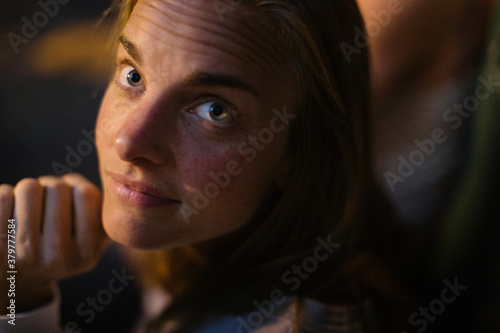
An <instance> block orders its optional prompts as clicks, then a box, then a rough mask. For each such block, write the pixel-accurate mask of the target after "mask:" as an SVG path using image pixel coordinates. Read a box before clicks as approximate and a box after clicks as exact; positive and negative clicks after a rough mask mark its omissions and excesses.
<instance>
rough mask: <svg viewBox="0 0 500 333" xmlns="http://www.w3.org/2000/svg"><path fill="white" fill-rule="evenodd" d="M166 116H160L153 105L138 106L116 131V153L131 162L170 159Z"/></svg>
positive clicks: (164, 160)
mask: <svg viewBox="0 0 500 333" xmlns="http://www.w3.org/2000/svg"><path fill="white" fill-rule="evenodd" d="M169 123H172V121H169V119H167V118H165V117H160V116H159V114H158V112H157V110H155V107H154V105H143V106H139V107H137V108H136V110H134V112H133V113H132V114H131V115H130V117H128V118H127V119H126V120H125V122H124V123H123V124H122V126H121V127H120V129H119V130H118V131H117V133H116V136H115V140H114V146H115V149H116V151H117V153H118V156H119V157H120V158H121V159H122V160H124V161H127V162H129V163H132V164H152V165H159V164H165V163H167V162H169V161H171V160H173V153H172V151H171V150H170V145H169V139H168V135H167V134H168V132H169V130H170V129H173V128H172V126H170V124H169Z"/></svg>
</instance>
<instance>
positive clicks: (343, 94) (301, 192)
mask: <svg viewBox="0 0 500 333" xmlns="http://www.w3.org/2000/svg"><path fill="white" fill-rule="evenodd" d="M117 8H118V9H119V13H120V14H119V22H120V23H121V25H120V28H119V31H120V32H119V36H118V37H117V38H116V39H117V41H118V43H117V44H118V45H117V57H116V71H115V74H114V76H113V80H112V81H111V82H110V84H109V87H108V90H107V93H106V95H105V97H104V99H103V101H102V105H101V109H100V113H99V117H98V120H97V125H96V145H97V148H98V155H99V164H100V174H101V179H102V184H103V201H102V207H101V198H100V193H99V191H98V190H97V189H96V188H95V187H94V186H93V185H92V184H90V183H89V182H88V181H86V180H85V179H84V178H83V177H82V176H79V175H75V174H70V175H66V176H64V177H62V179H57V178H55V177H51V176H45V177H41V178H39V179H26V180H22V181H21V182H20V183H18V184H17V185H16V187H14V188H13V187H10V186H8V185H2V187H0V195H1V201H0V202H1V210H0V214H1V216H0V221H1V224H0V225H1V228H2V230H1V232H2V234H6V233H7V230H8V226H7V224H8V223H7V221H8V219H11V218H15V220H16V223H17V227H16V228H17V229H16V232H17V254H18V258H17V263H16V265H17V267H18V270H19V271H20V272H24V273H23V275H22V276H21V274H20V275H19V280H18V281H17V284H18V290H19V293H18V296H17V300H16V302H17V306H18V307H17V310H18V312H19V311H27V310H31V309H34V308H36V307H39V306H43V305H44V304H46V303H48V302H50V301H51V299H52V298H53V296H52V295H53V290H52V288H53V287H52V286H53V285H54V283H55V282H56V281H57V280H59V279H62V278H65V277H68V276H70V275H74V274H78V273H80V272H82V271H84V270H87V269H89V268H90V267H92V265H93V264H95V263H96V262H97V260H98V259H99V257H100V255H101V253H102V252H103V251H104V249H105V248H106V243H107V240H106V236H105V233H106V234H107V235H108V236H109V237H110V238H111V239H112V240H114V241H116V242H118V243H120V244H123V245H125V246H127V247H130V248H133V249H139V250H148V252H147V253H146V254H144V253H143V254H141V255H142V256H143V257H146V258H147V260H146V259H145V258H141V262H142V263H146V264H145V265H143V266H144V267H142V268H141V270H140V271H141V272H146V273H144V275H145V276H147V277H149V279H146V280H147V281H152V280H153V281H155V282H156V283H157V284H160V285H161V286H162V287H164V289H165V290H166V291H167V292H168V294H169V295H170V296H172V299H173V301H172V302H170V304H169V305H168V307H166V308H165V310H164V311H163V312H161V314H160V315H158V316H157V317H156V319H155V320H153V321H152V322H150V323H149V325H148V326H149V330H151V331H158V332H163V331H173V330H175V331H179V332H224V331H228V332H246V331H251V330H253V329H257V330H258V332H291V331H295V332H299V331H305V330H307V331H308V332H334V331H338V332H357V331H362V330H363V329H368V327H370V326H371V324H372V322H373V318H374V316H375V312H374V310H373V306H372V304H373V302H375V301H377V297H375V296H374V293H373V290H372V289H373V288H371V286H370V285H373V284H377V282H376V280H377V279H378V278H379V277H378V276H381V274H378V275H377V274H374V273H373V272H371V273H370V274H371V276H372V277H368V276H367V275H365V274H364V273H365V271H366V269H365V268H364V267H365V266H366V264H365V263H371V264H370V265H372V264H373V263H375V262H377V263H378V261H376V260H375V259H373V258H375V255H372V254H370V255H366V253H369V249H370V245H369V243H370V242H369V241H368V240H369V237H367V235H370V237H373V236H374V234H373V231H374V230H377V229H378V228H379V223H378V222H377V220H376V219H375V218H373V217H369V216H368V215H369V213H370V211H371V209H370V207H371V201H372V196H373V191H372V188H371V181H370V175H369V170H370V165H369V156H368V150H367V148H368V147H367V123H368V119H367V103H368V63H367V54H366V50H360V54H358V55H357V56H356V57H353V58H352V60H351V62H350V63H348V61H347V60H346V59H345V58H344V54H343V53H342V51H341V48H340V45H341V44H342V43H346V42H348V43H349V44H351V43H352V40H353V39H354V38H356V33H357V31H358V29H354V28H355V27H362V26H363V23H362V19H361V16H360V14H359V12H358V8H357V5H356V3H355V1H354V0H334V1H324V0H314V1H313V0H308V1H301V0H286V1H285V0H248V1H212V0H210V1H208V0H196V1H189V2H187V1H183V0H122V1H118V3H117ZM101 211H102V215H101ZM101 216H102V219H101ZM101 221H102V223H101ZM40 230H41V232H40ZM104 231H105V232H104ZM0 242H1V245H2V246H1V250H0V251H3V252H1V258H2V260H3V258H5V257H6V255H4V253H5V251H6V248H7V245H6V244H7V243H6V241H5V239H4V238H2V239H0ZM2 265H3V266H2V270H4V268H6V267H4V265H6V262H4V261H2ZM373 266H377V269H378V270H379V271H380V270H381V269H380V268H378V264H376V265H373ZM384 274H385V273H384ZM35 275H36V276H37V279H32V278H30V277H33V276H35ZM373 276H375V278H373ZM23 277H24V278H23ZM384 279H385V280H387V276H384ZM1 283H5V282H4V281H2V282H1ZM3 287H4V286H3V285H2V290H3ZM2 302H3V301H2ZM4 305H6V306H7V305H8V304H2V308H3V306H4ZM46 308H47V307H45V308H43V307H42V308H41V309H39V310H38V311H42V312H43V311H47V310H44V309H46ZM4 309H5V308H4ZM35 312H36V311H35ZM25 319H26V321H28V320H29V316H27V317H26V318H25ZM32 321H33V319H32ZM379 324H380V323H379ZM6 327H7V328H9V327H8V326H6ZM12 329H13V328H12V327H10V330H11V331H12ZM13 331H14V332H15V328H14V330H13Z"/></svg>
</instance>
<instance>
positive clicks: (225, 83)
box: [118, 35, 259, 97]
mask: <svg viewBox="0 0 500 333" xmlns="http://www.w3.org/2000/svg"><path fill="white" fill-rule="evenodd" d="M118 41H119V42H120V44H122V46H123V48H124V49H125V51H127V53H128V54H129V55H130V56H131V57H132V58H133V59H134V60H136V61H137V62H138V63H139V64H140V63H142V56H141V53H140V52H139V49H138V48H137V46H135V44H134V43H132V42H131V41H130V40H128V39H127V37H125V36H124V35H120V37H118ZM183 84H184V85H185V86H195V87H229V88H235V89H239V90H245V91H248V92H250V93H251V94H252V95H254V96H256V97H258V96H259V95H258V93H257V91H256V90H255V89H254V88H252V87H251V86H250V85H249V84H248V83H247V82H245V81H244V80H242V79H240V78H237V77H235V76H231V75H223V74H214V73H207V72H195V73H193V74H191V75H190V76H189V77H187V78H186V79H185V80H184V82H183Z"/></svg>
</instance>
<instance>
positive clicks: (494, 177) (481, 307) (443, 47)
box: [0, 0, 500, 333]
mask: <svg viewBox="0 0 500 333" xmlns="http://www.w3.org/2000/svg"><path fill="white" fill-rule="evenodd" d="M325 1H327V0H325ZM358 2H359V3H360V4H361V5H362V11H363V14H364V16H365V19H366V20H367V22H371V23H370V24H371V27H370V28H371V29H372V30H371V35H370V47H372V65H373V74H374V75H373V77H372V83H373V95H374V96H373V97H374V99H373V100H374V101H373V111H372V112H373V114H372V118H373V119H372V125H373V128H374V131H373V132H374V138H373V140H372V141H373V143H374V155H375V168H374V172H375V176H376V178H377V180H378V181H379V184H380V186H381V188H382V189H383V190H384V191H385V193H386V195H387V198H388V200H389V201H390V203H391V205H392V208H393V209H394V212H395V215H396V221H397V223H399V225H400V227H401V230H402V232H401V238H400V239H398V240H395V241H394V240H381V241H382V242H384V241H394V242H395V243H398V242H399V244H398V246H399V248H398V249H400V250H401V251H400V252H399V253H398V254H399V255H400V256H399V258H397V259H395V260H396V261H397V260H399V261H398V265H399V267H400V272H402V273H404V274H407V275H409V276H411V277H412V279H411V280H412V282H413V283H414V284H415V286H416V290H417V292H418V293H419V296H420V297H421V299H420V301H419V302H420V303H419V304H418V305H417V306H416V307H415V311H418V310H419V307H418V306H420V305H421V306H428V305H429V303H430V302H431V301H433V300H434V299H435V298H436V297H439V296H440V293H441V291H442V290H443V287H444V285H443V280H444V279H448V280H449V281H453V279H454V278H458V281H459V282H460V283H461V284H465V285H467V286H468V289H467V290H466V291H464V293H463V295H461V296H460V297H459V298H458V301H457V302H455V303H453V304H451V305H447V307H446V310H445V311H444V313H443V314H442V315H440V316H439V317H438V318H437V319H436V320H435V321H433V322H428V324H429V325H428V327H426V329H424V330H423V331H426V332H500V322H499V320H500V319H498V318H499V317H498V312H499V311H500V302H499V299H500V287H499V286H498V283H497V282H496V281H498V278H497V277H498V276H500V264H499V263H500V259H499V257H500V246H499V245H497V244H498V239H499V237H500V236H499V235H500V230H499V229H500V227H499V226H500V196H499V191H498V188H499V183H500V182H499V179H500V177H499V176H498V170H499V169H500V168H499V163H498V161H499V157H500V150H499V149H498V142H500V138H499V135H498V133H499V131H496V129H495V127H496V126H498V125H499V122H498V116H495V117H496V118H495V117H491V118H489V119H488V118H482V119H483V120H482V121H483V122H486V123H488V122H490V123H491V126H493V127H494V128H493V131H491V128H490V131H491V132H492V133H493V132H496V133H494V135H493V134H492V135H490V136H489V137H488V138H489V139H488V140H489V141H488V142H486V144H483V146H482V147H480V148H481V151H482V152H484V154H483V155H482V158H483V159H484V160H485V161H486V163H485V162H484V161H483V162H482V164H483V166H484V165H486V164H488V165H487V168H479V169H471V168H472V167H470V165H473V164H474V163H473V161H474V159H475V158H476V157H477V155H476V154H475V148H476V146H475V145H474V140H475V139H474V135H473V134H472V133H475V132H478V130H477V128H476V124H477V123H478V121H477V119H476V118H477V116H474V117H471V118H470V120H467V121H465V118H464V119H463V120H464V121H463V125H462V126H460V128H459V129H458V130H457V131H454V129H453V130H452V129H451V126H450V124H449V123H445V122H443V119H442V117H443V113H444V112H445V111H446V110H447V109H448V108H451V107H452V106H453V105H454V103H457V102H458V103H460V102H463V101H464V100H465V98H467V97H468V96H470V95H471V94H473V93H474V89H475V88H476V85H477V80H476V78H477V77H478V74H479V73H480V70H481V68H480V66H481V64H482V62H483V61H484V60H485V59H486V56H485V55H486V53H487V52H486V49H487V37H488V35H489V30H490V28H491V27H492V24H493V23H492V24H491V25H490V22H493V10H492V7H489V9H487V10H486V9H484V10H483V9H481V8H483V7H481V6H483V5H484V6H485V7H484V8H486V4H487V3H490V4H491V3H494V2H495V1H493V0H478V1H476V0H439V1H430V0H429V1H413V2H412V1H411V0H401V1H396V0H358ZM479 3H480V4H481V6H478V4H479ZM110 4H111V0H86V1H82V0H42V1H34V0H33V1H27V0H20V1H19V0H2V2H0V73H1V76H2V78H3V79H2V80H1V81H0V156H1V158H0V183H10V184H15V183H17V182H18V181H19V180H20V179H22V178H26V177H38V176H40V175H45V174H56V175H61V174H64V173H66V172H70V171H74V172H79V173H82V174H83V175H84V176H86V177H87V178H88V179H90V180H91V181H93V182H94V183H95V184H98V185H99V176H98V169H97V158H96V151H95V146H94V144H93V142H92V140H93V131H92V129H93V128H94V124H95V120H96V116H97V112H98V109H99V104H100V100H101V98H102V96H103V93H104V91H105V88H106V85H107V83H108V80H109V71H110V62H109V59H107V58H106V56H105V54H107V53H108V52H109V49H108V47H109V39H108V37H109V34H108V33H107V32H108V31H109V26H110V25H109V22H108V21H107V20H103V12H104V11H105V10H106V9H107V8H108V7H109V6H110ZM387 13H390V15H389V14H387ZM497 16H498V15H497ZM358 42H359V41H358ZM499 45H500V44H499ZM351 47H354V48H363V47H366V46H363V45H360V44H359V43H358V44H356V43H355V41H353V44H352V45H351ZM499 48H500V47H499ZM339 52H340V49H339ZM498 52H500V51H498ZM355 55H356V53H354V54H351V56H355ZM497 60H498V59H497ZM497 94H498V92H497ZM493 101H494V99H493V98H492V99H491V100H490V101H489V102H491V103H492V102H493ZM497 105H500V103H498V104H497ZM490 108H491V107H490ZM496 110H498V107H497V108H496ZM478 113H479V112H477V113H476V114H478ZM497 114H498V112H497ZM467 119H468V118H467ZM484 119H486V120H484ZM495 121H497V122H495ZM491 126H490V127H491ZM435 128H444V129H445V130H446V133H447V134H448V137H449V140H448V141H446V143H445V144H443V145H441V146H439V147H438V149H437V152H436V154H433V155H432V157H430V158H428V159H427V161H426V162H425V163H424V164H423V165H422V166H419V168H416V170H415V172H414V173H412V175H411V176H409V177H407V178H406V179H405V180H404V182H400V183H396V184H395V186H396V188H397V190H396V191H394V190H391V188H390V186H388V182H387V178H385V177H384V175H385V172H386V171H387V170H390V171H393V172H394V173H396V171H397V169H398V166H399V165H400V163H401V162H400V160H399V159H398V156H399V155H402V156H404V157H408V156H409V155H410V154H411V153H412V152H413V151H415V150H416V148H417V147H416V146H415V143H414V141H415V140H416V139H419V140H423V139H426V138H429V137H430V133H431V131H432V130H433V129H435ZM479 132H481V131H479ZM473 139H474V140H473ZM471 170H475V171H474V172H472V171H471ZM477 170H479V171H477ZM484 170H487V171H488V173H486V172H483V171H484ZM469 175H472V176H478V177H479V176H482V178H481V177H479V178H471V177H468V176H469ZM466 176H467V177H466ZM464 179H465V180H467V181H468V182H470V183H471V184H475V185H476V186H472V187H471V189H470V190H469V189H468V188H464V187H463V186H462V185H463V183H464ZM459 192H460V193H462V192H464V193H468V194H469V196H470V197H472V198H476V200H475V201H476V202H474V203H472V201H473V200H472V199H471V200H469V199H467V200H466V201H464V202H466V204H462V203H461V201H460V200H458V199H456V197H458V196H457V193H459ZM455 200H457V201H455ZM464 200H465V199H464ZM477 203H479V204H477ZM469 204H470V205H469ZM454 205H455V206H457V207H459V208H460V207H461V208H462V210H463V211H464V212H465V213H464V214H461V212H462V210H460V209H457V208H456V207H455V206H454ZM469 207H470V208H469ZM450 212H451V213H450ZM460 214H461V216H459V217H460V218H455V217H456V215H460ZM449 216H451V218H450V217H449ZM464 226H465V227H464ZM460 228H461V229H460ZM443 230H444V231H443ZM443 234H444V236H443ZM446 251H447V252H446ZM446 253H447V254H446ZM438 257H439V258H440V259H439V260H434V259H436V258H438ZM432 262H437V263H440V264H441V266H439V267H438V268H437V269H436V268H435V267H434V269H433V268H430V267H429V266H430V265H431V264H432ZM448 262H449V265H448ZM443 263H444V264H443ZM126 267H127V266H126V265H125V264H124V263H123V262H122V260H121V259H120V257H119V256H118V255H117V248H116V247H113V248H112V249H111V250H110V251H109V253H108V254H107V255H106V256H105V258H104V259H103V261H102V262H101V263H100V265H99V266H98V267H97V268H96V270H94V271H93V272H91V273H89V274H86V275H84V276H81V277H78V278H74V279H69V280H66V281H63V282H62V283H61V284H60V285H61V289H62V293H63V304H62V314H63V318H62V321H63V322H62V326H63V327H64V326H65V324H66V323H68V322H75V323H76V325H77V328H78V329H80V330H81V332H93V333H96V332H97V333H99V332H127V331H128V329H130V327H131V326H132V325H133V321H134V318H135V317H136V315H137V314H138V313H139V306H140V299H139V297H138V293H137V288H136V286H135V285H134V284H133V283H131V285H130V287H127V288H124V290H123V292H122V293H120V294H118V295H113V300H112V301H111V302H110V303H109V305H106V307H104V309H103V310H102V311H101V312H99V311H96V316H95V319H93V320H91V321H90V322H89V323H87V322H85V318H87V317H86V316H82V315H81V314H80V313H78V312H77V308H78V307H79V305H80V304H82V302H83V303H85V304H86V303H87V298H88V297H96V295H97V294H98V293H99V292H100V291H102V290H106V288H108V283H109V281H110V279H111V278H113V276H114V275H113V272H118V273H121V272H122V270H123V269H124V268H126ZM436 272H438V273H436ZM134 282H135V281H134ZM86 309H87V307H86ZM410 315H411V314H410V313H408V316H410ZM479 322H481V323H482V324H481V325H479V324H478V323H479ZM409 324H411V323H410V322H409ZM410 326H411V327H410ZM418 327H421V326H419V325H408V327H407V328H406V329H407V330H408V332H416V331H417V328H418ZM72 331H73V330H69V331H68V332H72ZM423 331H419V332H423ZM42 332H43V331H42ZM74 332H78V330H74Z"/></svg>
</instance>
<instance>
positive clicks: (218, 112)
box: [211, 105, 225, 118]
mask: <svg viewBox="0 0 500 333" xmlns="http://www.w3.org/2000/svg"><path fill="white" fill-rule="evenodd" d="M211 109H212V110H211V111H212V114H213V115H214V116H215V117H217V118H219V117H221V116H222V115H223V114H224V111H225V110H224V107H223V106H221V105H215V106H212V108H211Z"/></svg>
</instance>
